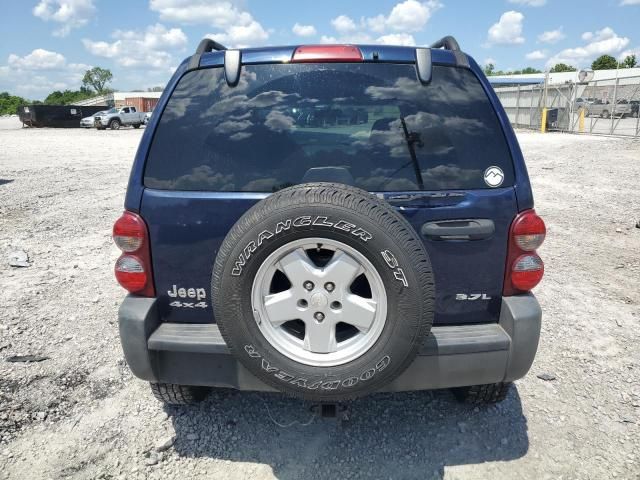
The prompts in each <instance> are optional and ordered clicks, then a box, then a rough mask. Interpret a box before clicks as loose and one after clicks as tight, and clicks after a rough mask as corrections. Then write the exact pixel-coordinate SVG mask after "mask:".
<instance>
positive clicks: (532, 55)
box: [525, 50, 547, 60]
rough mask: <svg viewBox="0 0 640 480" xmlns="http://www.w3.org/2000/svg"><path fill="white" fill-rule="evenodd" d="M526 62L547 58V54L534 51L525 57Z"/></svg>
mask: <svg viewBox="0 0 640 480" xmlns="http://www.w3.org/2000/svg"><path fill="white" fill-rule="evenodd" d="M525 58H526V59H527V60H543V59H545V58H547V54H546V53H545V52H543V51H542V50H534V51H533V52H529V53H527V54H526V55H525Z"/></svg>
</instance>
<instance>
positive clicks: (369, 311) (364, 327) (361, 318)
mask: <svg viewBox="0 0 640 480" xmlns="http://www.w3.org/2000/svg"><path fill="white" fill-rule="evenodd" d="M376 307H377V304H376V302H375V301H373V300H371V299H369V298H364V297H361V296H359V295H353V294H347V295H345V297H344V301H343V303H342V312H341V317H342V318H341V319H340V321H342V322H344V323H348V324H349V325H353V326H354V327H356V328H357V329H358V330H360V331H362V332H367V331H369V329H370V328H371V325H372V324H373V320H374V318H375V315H376Z"/></svg>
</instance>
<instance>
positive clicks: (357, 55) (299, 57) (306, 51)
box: [291, 45, 362, 63]
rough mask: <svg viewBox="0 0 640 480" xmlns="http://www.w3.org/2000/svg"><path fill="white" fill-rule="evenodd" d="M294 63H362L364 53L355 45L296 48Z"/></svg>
mask: <svg viewBox="0 0 640 480" xmlns="http://www.w3.org/2000/svg"><path fill="white" fill-rule="evenodd" d="M291 61H292V62H293V63H305V62H362V52H361V51H360V49H359V48H358V47H354V46H353V45H304V46H301V47H298V48H296V51H295V52H294V53H293V58H292V59H291Z"/></svg>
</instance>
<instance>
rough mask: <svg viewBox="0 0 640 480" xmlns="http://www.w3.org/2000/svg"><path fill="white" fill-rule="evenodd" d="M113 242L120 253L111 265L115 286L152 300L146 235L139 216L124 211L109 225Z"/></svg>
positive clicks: (153, 293)
mask: <svg viewBox="0 0 640 480" xmlns="http://www.w3.org/2000/svg"><path fill="white" fill-rule="evenodd" d="M113 241H114V242H115V244H116V245H117V246H118V248H119V249H120V250H122V251H123V252H124V254H123V255H121V256H120V258H118V260H117V261H116V266H115V274H116V280H118V283H119V284H120V285H122V287H124V288H125V289H126V290H128V291H129V292H131V293H135V294H137V295H141V296H144V297H153V296H154V295H155V288H154V286H153V280H152V278H153V276H152V273H151V253H150V250H149V235H148V232H147V225H146V224H145V223H144V220H143V219H142V217H140V216H139V215H136V214H135V213H133V212H124V213H123V214H122V216H121V217H120V218H119V219H118V220H116V223H115V224H114V225H113ZM132 254H135V255H132Z"/></svg>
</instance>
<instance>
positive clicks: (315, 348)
mask: <svg viewBox="0 0 640 480" xmlns="http://www.w3.org/2000/svg"><path fill="white" fill-rule="evenodd" d="M304 348H305V350H309V351H310V352H313V353H331V352H335V351H336V350H337V349H338V342H337V341H336V327H335V325H334V324H333V323H331V322H329V321H327V320H325V321H324V322H322V323H318V322H316V321H315V320H308V321H306V322H305V332H304Z"/></svg>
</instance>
